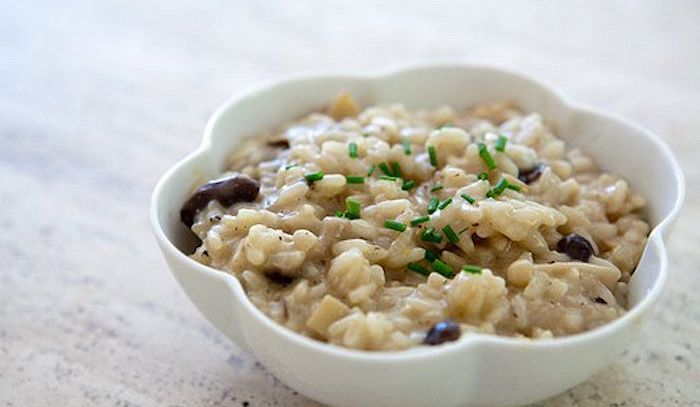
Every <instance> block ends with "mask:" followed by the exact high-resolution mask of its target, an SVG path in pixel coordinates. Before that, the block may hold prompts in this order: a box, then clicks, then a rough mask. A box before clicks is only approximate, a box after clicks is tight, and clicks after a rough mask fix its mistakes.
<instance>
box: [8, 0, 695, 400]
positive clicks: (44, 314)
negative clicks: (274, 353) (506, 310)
mask: <svg viewBox="0 0 700 407" xmlns="http://www.w3.org/2000/svg"><path fill="white" fill-rule="evenodd" d="M409 3H410V2H407V1H405V0H404V1H392V2H386V3H383V5H382V6H379V5H377V4H375V2H369V1H368V2H366V3H362V2H358V1H352V2H347V1H325V2H319V3H317V4H304V3H303V2H289V3H288V4H283V3H282V2H274V1H266V0H256V1H251V2H242V1H241V2H206V3H205V2H202V1H196V0H175V1H173V0H169V1H163V0H160V1H149V2H141V1H119V2H112V1H85V2H79V1H75V2H74V1H65V2H58V1H46V2H43V3H35V2H29V1H16V2H13V1H5V0H0V208H1V212H0V226H1V227H2V229H1V230H2V233H0V405H2V406H73V405H76V406H79V405H99V406H151V405H164V406H193V405H202V406H224V405H225V406H247V405H249V406H274V405H288V406H302V405H303V406H308V405H314V403H313V402H311V401H309V400H307V399H305V398H304V397H303V396H301V395H298V394H297V393H296V392H294V391H293V390H291V389H289V388H287V387H286V386H284V385H283V384H281V383H280V382H278V381H277V380H276V379H275V378H274V377H273V376H272V375H270V374H269V373H268V372H266V371H265V369H264V368H263V367H262V366H261V365H260V364H258V363H257V362H256V361H255V359H254V358H253V357H252V356H251V355H248V354H245V353H243V352H242V351H241V350H240V349H239V348H237V347H236V346H235V345H233V344H231V343H230V342H229V341H228V340H227V339H226V338H225V337H224V336H223V335H221V334H220V333H218V332H217V331H216V330H215V329H214V328H213V327H212V326H211V325H210V324H209V323H207V322H206V321H205V320H204V318H203V317H202V316H201V315H199V314H198V312H197V311H196V310H195V309H194V307H193V306H192V304H190V303H189V301H188V300H187V298H186V297H185V296H184V294H183V292H182V291H181V290H180V288H179V287H178V286H177V285H176V283H175V280H174V279H173V278H172V277H171V275H170V274H169V272H168V271H167V269H166V266H165V264H164V262H163V260H162V259H161V257H160V254H159V252H158V249H157V248H156V244H155V241H154V239H153V238H152V235H151V231H150V226H149V223H148V218H147V208H148V201H149V195H150V192H151V189H152V187H153V185H154V183H155V182H156V180H157V178H158V177H159V176H160V175H161V174H162V173H163V172H164V171H165V170H166V169H167V168H168V167H169V166H171V165H172V164H173V163H174V162H175V161H176V160H178V159H180V158H181V157H183V156H184V155H185V154H186V153H187V152H188V151H190V150H191V149H193V148H194V147H195V146H197V145H198V143H199V142H200V135H201V133H202V130H203V127H204V125H205V122H206V120H207V118H208V116H209V115H210V114H211V113H212V111H213V110H214V109H215V108H216V107H217V105H218V104H219V103H221V102H222V101H223V100H225V99H227V98H228V97H230V96H231V95H233V94H235V93H237V92H239V91H241V90H242V89H244V88H246V87H249V86H251V85H255V84H257V83H259V82H261V81H268V80H274V79H276V78H278V77H280V76H282V75H287V74H296V73H305V72H322V71H329V70H345V71H367V70H373V69H378V68H385V67H389V66H396V65H399V64H403V63H414V62H440V61H446V60H450V61H479V62H485V63H494V64H499V65H503V66H506V67H510V68H514V69H520V70H523V71H525V72H528V73H530V74H533V75H535V76H539V77H542V78H545V79H547V80H549V81H551V82H553V83H555V84H557V85H558V86H560V87H561V88H563V89H564V90H565V91H566V92H568V93H569V94H570V95H572V96H574V97H575V98H576V99H578V100H581V101H584V102H588V103H590V104H592V105H595V106H597V107H600V108H603V109H607V110H610V111H612V112H615V113H618V114H621V115H624V116H627V117H629V118H631V119H633V120H635V121H637V122H639V123H641V124H643V125H645V126H647V127H649V128H651V129H653V130H655V131H656V132H658V133H659V134H660V135H662V136H663V138H664V139H665V140H666V141H667V142H668V144H669V145H670V146H671V148H672V149H673V151H674V152H675V153H676V154H677V156H678V157H679V159H680V161H681V163H682V165H683V167H684V170H685V173H686V176H687V184H688V186H689V189H688V196H687V200H686V204H685V207H684V209H683V212H682V214H681V216H680V218H679V220H678V224H677V226H676V228H675V235H674V238H673V239H672V240H671V242H670V244H669V250H670V255H671V261H670V278H669V281H668V285H667V286H666V290H665V292H664V294H663V298H662V299H661V301H660V304H659V306H658V307H657V308H656V310H655V311H654V314H653V319H652V320H651V321H649V324H648V325H647V326H646V327H645V328H644V330H643V333H642V335H641V336H640V338H639V339H638V340H637V341H636V342H635V343H634V344H633V345H632V346H631V347H630V348H629V350H628V351H627V352H625V353H624V354H623V355H622V356H620V358H619V359H617V360H615V361H611V362H612V363H611V365H610V366H609V367H608V368H606V369H605V370H603V371H602V372H600V373H599V374H597V375H596V376H594V377H592V378H591V379H590V380H588V381H587V382H585V383H583V384H580V385H579V386H577V387H575V388H573V389H571V390H570V391H568V392H566V393H564V394H562V395H560V396H558V397H555V398H553V399H551V400H548V401H545V402H542V403H539V404H537V405H538V406H547V407H553V406H569V405H573V406H605V407H620V406H674V405H682V406H691V405H693V406H698V405H700V357H699V353H700V342H698V338H700V295H699V294H698V293H700V269H699V267H698V264H700V248H699V247H698V242H700V227H699V226H700V225H699V223H698V222H699V221H700V200H699V199H700V192H699V191H700V134H699V133H698V129H700V46H698V44H700V24H699V23H700V3H699V2H696V1H675V2H666V1H651V2H649V1H646V2H631V1H629V2H627V1H625V2H614V3H613V2H608V1H582V2H576V3H571V2H567V5H566V6H565V5H564V2H515V1H513V2H501V1H499V2H474V3H473V4H472V5H458V4H457V3H437V2H417V3H420V4H425V6H420V7H419V6H416V5H412V4H409ZM487 3H488V4H487ZM464 91H468V89H465V90H464ZM620 154H626V151H620Z"/></svg>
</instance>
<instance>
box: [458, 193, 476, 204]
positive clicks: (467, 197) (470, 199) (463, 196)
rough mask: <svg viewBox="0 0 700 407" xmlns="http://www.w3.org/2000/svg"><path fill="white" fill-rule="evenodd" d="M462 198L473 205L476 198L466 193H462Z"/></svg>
mask: <svg viewBox="0 0 700 407" xmlns="http://www.w3.org/2000/svg"><path fill="white" fill-rule="evenodd" d="M461 197H462V198H464V200H465V201H467V202H469V203H470V204H472V205H474V202H476V199H474V198H472V197H471V196H469V195H467V194H462V195H461Z"/></svg>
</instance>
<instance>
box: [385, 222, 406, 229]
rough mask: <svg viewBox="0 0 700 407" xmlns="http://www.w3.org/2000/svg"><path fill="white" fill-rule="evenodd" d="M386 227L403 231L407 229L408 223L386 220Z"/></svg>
mask: <svg viewBox="0 0 700 407" xmlns="http://www.w3.org/2000/svg"><path fill="white" fill-rule="evenodd" d="M384 227H385V228H387V229H393V230H395V231H397V232H403V231H404V230H406V225H404V224H403V223H401V222H397V221H395V220H385V221H384Z"/></svg>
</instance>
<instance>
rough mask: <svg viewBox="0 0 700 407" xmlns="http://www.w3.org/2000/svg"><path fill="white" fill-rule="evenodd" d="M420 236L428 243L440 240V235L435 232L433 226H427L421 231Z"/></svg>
mask: <svg viewBox="0 0 700 407" xmlns="http://www.w3.org/2000/svg"><path fill="white" fill-rule="evenodd" d="M420 238H421V239H422V240H424V241H426V242H430V243H440V242H442V236H440V235H439V234H437V233H435V228H434V227H429V228H428V229H426V230H424V231H423V233H421V235H420Z"/></svg>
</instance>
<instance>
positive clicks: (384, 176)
mask: <svg viewBox="0 0 700 407" xmlns="http://www.w3.org/2000/svg"><path fill="white" fill-rule="evenodd" d="M379 179H380V180H382V181H396V180H397V179H399V178H398V177H392V176H391V175H380V176H379Z"/></svg>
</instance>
